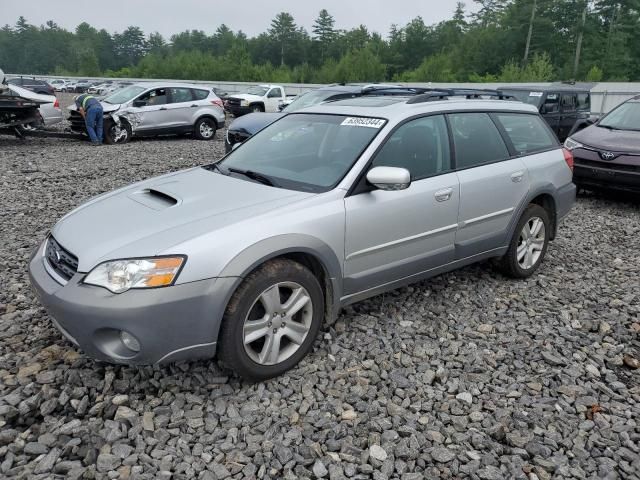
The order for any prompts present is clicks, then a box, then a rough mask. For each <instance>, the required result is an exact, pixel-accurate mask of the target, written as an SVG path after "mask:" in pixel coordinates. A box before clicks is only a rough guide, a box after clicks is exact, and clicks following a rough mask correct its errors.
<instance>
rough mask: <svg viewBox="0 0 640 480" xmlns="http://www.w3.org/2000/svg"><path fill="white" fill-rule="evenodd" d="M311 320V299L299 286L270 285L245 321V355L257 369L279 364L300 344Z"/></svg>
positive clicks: (291, 283) (296, 284)
mask: <svg viewBox="0 0 640 480" xmlns="http://www.w3.org/2000/svg"><path fill="white" fill-rule="evenodd" d="M312 319H313V304H312V301H311V296H310V295H309V292H307V290H306V289H305V288H304V287H303V286H302V285H300V284H298V283H296V282H280V283H277V284H275V285H272V286H271V287H269V288H267V289H266V290H265V291H263V292H262V293H261V294H260V295H259V296H258V298H257V299H256V300H255V301H254V303H253V306H252V307H251V308H250V309H249V313H248V314H247V316H246V318H245V321H244V327H243V341H244V349H245V352H246V353H247V355H248V356H249V358H251V360H253V361H254V362H256V363H258V364H260V365H276V364H278V363H281V362H283V361H285V360H286V359H287V358H289V357H291V355H293V354H294V353H295V352H296V351H297V350H298V349H299V348H300V346H301V345H302V344H303V342H304V341H305V339H306V338H307V335H308V334H309V330H310V329H311V321H312Z"/></svg>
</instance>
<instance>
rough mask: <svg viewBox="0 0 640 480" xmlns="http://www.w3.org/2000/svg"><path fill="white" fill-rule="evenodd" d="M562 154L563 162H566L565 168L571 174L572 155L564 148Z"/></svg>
mask: <svg viewBox="0 0 640 480" xmlns="http://www.w3.org/2000/svg"><path fill="white" fill-rule="evenodd" d="M562 153H563V154H564V161H565V162H567V166H568V167H569V170H571V171H572V172H573V153H571V152H570V151H569V150H567V149H566V148H563V149H562Z"/></svg>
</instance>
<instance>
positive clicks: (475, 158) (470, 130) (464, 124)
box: [449, 113, 509, 168]
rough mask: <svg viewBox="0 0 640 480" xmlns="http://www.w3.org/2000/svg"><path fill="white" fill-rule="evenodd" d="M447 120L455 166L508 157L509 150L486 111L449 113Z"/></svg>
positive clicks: (459, 166)
mask: <svg viewBox="0 0 640 480" xmlns="http://www.w3.org/2000/svg"><path fill="white" fill-rule="evenodd" d="M449 121H450V122H451V132H452V134H453V142H454V145H455V149H456V167H457V168H468V167H473V166H475V165H482V164H483V163H490V162H496V161H499V160H504V159H506V158H509V151H508V150H507V146H506V145H505V144H504V141H503V140H502V136H501V135H500V132H499V131H498V128H497V127H496V126H495V124H494V123H493V121H492V120H491V118H490V117H489V115H487V114H486V113H454V114H451V115H449Z"/></svg>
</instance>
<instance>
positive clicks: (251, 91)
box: [245, 87, 269, 97]
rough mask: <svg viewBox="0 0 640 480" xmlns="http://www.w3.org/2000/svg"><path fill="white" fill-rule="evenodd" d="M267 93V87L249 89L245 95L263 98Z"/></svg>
mask: <svg viewBox="0 0 640 480" xmlns="http://www.w3.org/2000/svg"><path fill="white" fill-rule="evenodd" d="M267 91H269V88H268V87H251V88H249V89H247V91H246V92H245V93H248V94H249V95H257V96H258V97H263V96H265V95H266V93H267Z"/></svg>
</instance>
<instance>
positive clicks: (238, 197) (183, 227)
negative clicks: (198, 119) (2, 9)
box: [52, 168, 313, 272]
mask: <svg viewBox="0 0 640 480" xmlns="http://www.w3.org/2000/svg"><path fill="white" fill-rule="evenodd" d="M312 195H313V194H310V193H305V192H296V191H292V190H285V189H280V188H275V187H269V186H267V185H262V184H259V183H254V182H250V181H246V180H243V179H240V178H235V177H229V176H225V175H221V174H219V173H215V172H212V171H209V170H205V169H204V168H194V169H190V170H185V171H182V172H176V173H173V174H167V175H164V176H161V177H157V178H152V179H150V180H146V181H143V182H139V183H137V184H133V185H130V186H127V187H124V188H122V189H120V190H116V191H114V192H110V193H106V194H103V195H101V196H99V197H96V198H94V199H92V200H90V201H89V202H87V203H85V204H84V205H82V206H80V207H78V208H76V209H75V210H73V211H71V212H70V213H68V214H67V215H66V216H65V217H63V218H62V219H61V220H60V221H59V222H58V223H57V224H56V225H55V227H54V228H53V230H52V234H53V236H54V237H55V238H56V240H57V241H58V242H59V243H60V244H61V245H63V246H64V247H65V248H66V249H67V250H69V251H70V252H72V253H73V254H74V255H76V256H77V257H78V260H79V266H78V271H80V272H87V271H89V270H91V269H92V268H93V267H94V266H96V265H97V264H99V263H101V262H104V261H106V260H112V259H116V258H133V257H144V256H154V255H161V254H167V253H176V254H179V253H184V252H173V251H171V247H172V246H174V245H177V244H179V243H182V242H184V241H187V240H190V239H192V238H194V237H196V236H198V235H200V234H202V233H204V232H206V233H210V232H212V231H216V230H222V229H224V228H226V227H229V226H231V225H233V224H235V223H238V222H242V221H246V220H247V219H248V218H251V217H256V216H258V215H262V214H265V213H267V212H269V211H271V210H273V209H275V208H278V207H282V206H285V205H288V204H291V203H293V202H297V201H300V200H303V199H305V198H308V197H310V196H312Z"/></svg>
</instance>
